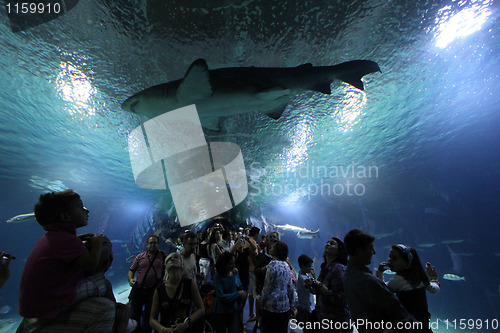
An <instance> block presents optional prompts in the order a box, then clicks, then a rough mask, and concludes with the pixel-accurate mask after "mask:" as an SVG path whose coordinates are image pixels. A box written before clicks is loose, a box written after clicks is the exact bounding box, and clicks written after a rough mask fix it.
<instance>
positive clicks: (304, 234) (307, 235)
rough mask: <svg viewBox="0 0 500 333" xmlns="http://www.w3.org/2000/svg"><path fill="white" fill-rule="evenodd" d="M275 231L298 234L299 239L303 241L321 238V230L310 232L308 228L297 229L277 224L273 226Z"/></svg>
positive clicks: (288, 225)
mask: <svg viewBox="0 0 500 333" xmlns="http://www.w3.org/2000/svg"><path fill="white" fill-rule="evenodd" d="M273 227H274V228H275V229H279V230H283V231H284V230H290V231H294V232H297V238H301V239H313V238H314V237H319V228H318V230H316V231H312V230H309V229H307V228H302V227H297V226H295V225H291V224H275V225H273Z"/></svg>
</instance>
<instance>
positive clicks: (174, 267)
mask: <svg viewBox="0 0 500 333" xmlns="http://www.w3.org/2000/svg"><path fill="white" fill-rule="evenodd" d="M183 269H184V260H183V259H182V256H181V255H180V254H179V253H176V252H174V253H170V254H169V255H168V256H167V257H166V258H165V276H164V277H163V281H167V280H168V279H169V277H170V276H172V275H174V274H177V273H178V274H179V275H181V274H182V270H183Z"/></svg>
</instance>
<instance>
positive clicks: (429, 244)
mask: <svg viewBox="0 0 500 333" xmlns="http://www.w3.org/2000/svg"><path fill="white" fill-rule="evenodd" d="M434 245H436V243H422V244H417V246H418V247H433V246H434Z"/></svg>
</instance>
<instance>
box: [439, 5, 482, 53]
mask: <svg viewBox="0 0 500 333" xmlns="http://www.w3.org/2000/svg"><path fill="white" fill-rule="evenodd" d="M491 1H492V0H483V1H473V3H472V5H471V6H470V7H469V8H465V9H463V10H461V11H460V12H458V13H456V14H455V15H452V16H451V17H450V15H451V14H453V13H452V12H451V6H446V7H443V8H441V9H440V10H439V12H438V17H437V18H436V23H437V24H438V25H439V27H438V29H437V32H436V34H435V37H436V44H435V45H436V46H437V47H439V48H445V47H447V46H448V45H449V44H450V43H451V42H453V41H454V40H455V39H457V38H462V37H465V36H468V35H470V34H472V33H474V32H476V31H479V30H480V29H481V27H482V26H483V24H484V23H485V22H486V21H487V20H488V18H489V16H490V15H491V11H490V10H489V9H488V6H489V5H490V3H491Z"/></svg>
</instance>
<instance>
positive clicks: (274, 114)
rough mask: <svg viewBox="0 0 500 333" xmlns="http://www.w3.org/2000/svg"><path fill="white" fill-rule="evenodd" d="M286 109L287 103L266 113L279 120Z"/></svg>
mask: <svg viewBox="0 0 500 333" xmlns="http://www.w3.org/2000/svg"><path fill="white" fill-rule="evenodd" d="M285 109H286V105H285V106H280V107H279V108H275V109H274V110H272V111H270V112H267V113H266V114H267V115H268V116H269V117H271V118H273V119H274V120H278V119H280V118H281V116H282V115H283V112H284V111H285Z"/></svg>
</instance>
